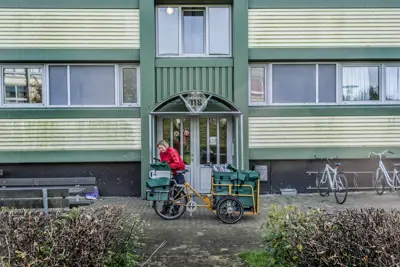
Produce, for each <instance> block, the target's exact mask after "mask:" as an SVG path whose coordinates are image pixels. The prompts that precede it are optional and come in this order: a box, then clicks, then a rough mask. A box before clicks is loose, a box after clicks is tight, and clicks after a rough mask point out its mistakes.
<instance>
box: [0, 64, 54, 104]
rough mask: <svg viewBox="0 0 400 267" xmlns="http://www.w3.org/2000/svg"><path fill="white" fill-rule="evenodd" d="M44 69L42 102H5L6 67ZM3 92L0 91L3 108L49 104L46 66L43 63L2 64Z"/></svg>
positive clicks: (0, 78)
mask: <svg viewBox="0 0 400 267" xmlns="http://www.w3.org/2000/svg"><path fill="white" fill-rule="evenodd" d="M24 68H27V69H42V103H40V104H38V103H6V102H5V84H4V69H24ZM0 71H1V77H0V82H1V86H0V88H1V92H0V107H3V108H38V107H45V106H46V104H47V92H48V90H47V88H48V84H47V78H46V77H47V72H46V66H45V65H43V64H20V65H19V64H1V65H0Z"/></svg>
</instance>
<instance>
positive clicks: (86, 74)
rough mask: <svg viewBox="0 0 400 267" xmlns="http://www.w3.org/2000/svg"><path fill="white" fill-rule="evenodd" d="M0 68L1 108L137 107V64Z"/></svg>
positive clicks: (138, 94)
mask: <svg viewBox="0 0 400 267" xmlns="http://www.w3.org/2000/svg"><path fill="white" fill-rule="evenodd" d="M0 69H1V71H2V76H0V78H1V81H2V82H1V83H0V84H1V85H2V89H1V90H0V106H16V105H18V106H24V107H27V106H28V107H29V106H32V107H38V106H44V107H47V106H51V107H57V106H59V107H64V106H71V107H72V106H76V107H82V106H87V107H90V106H104V107H118V106H134V107H137V106H139V99H140V92H139V80H140V79H139V78H138V77H139V67H138V66H136V65H116V64H73V65H64V64H50V65H42V66H7V65H5V66H0Z"/></svg>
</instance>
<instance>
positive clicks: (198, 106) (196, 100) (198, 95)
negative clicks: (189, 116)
mask: <svg viewBox="0 0 400 267" xmlns="http://www.w3.org/2000/svg"><path fill="white" fill-rule="evenodd" d="M180 97H181V98H182V100H183V102H184V103H185V106H186V108H187V109H188V111H190V112H194V113H197V112H203V111H204V110H205V109H206V107H207V104H208V101H209V100H210V98H211V95H210V96H209V97H208V98H207V97H206V96H205V95H204V94H203V93H202V92H191V93H188V94H187V96H186V97H182V96H180Z"/></svg>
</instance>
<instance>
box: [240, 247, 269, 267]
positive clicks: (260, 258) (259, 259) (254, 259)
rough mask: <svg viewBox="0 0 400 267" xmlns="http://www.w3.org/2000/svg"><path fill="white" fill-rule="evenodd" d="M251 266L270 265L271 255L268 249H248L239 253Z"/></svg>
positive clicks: (266, 266) (267, 266) (263, 266)
mask: <svg viewBox="0 0 400 267" xmlns="http://www.w3.org/2000/svg"><path fill="white" fill-rule="evenodd" d="M239 257H240V258H241V259H242V260H244V261H245V262H246V263H247V265H248V266H249V267H269V266H270V265H268V262H269V261H268V259H269V255H268V253H267V252H266V251H248V252H243V253H241V254H239Z"/></svg>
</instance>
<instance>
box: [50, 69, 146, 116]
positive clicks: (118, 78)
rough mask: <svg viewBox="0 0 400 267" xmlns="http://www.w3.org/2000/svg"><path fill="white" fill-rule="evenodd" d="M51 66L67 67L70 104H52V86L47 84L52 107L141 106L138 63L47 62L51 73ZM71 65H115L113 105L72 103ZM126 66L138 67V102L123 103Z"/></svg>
mask: <svg viewBox="0 0 400 267" xmlns="http://www.w3.org/2000/svg"><path fill="white" fill-rule="evenodd" d="M51 66H63V67H67V90H68V91H67V95H68V104H67V105H51V104H50V93H51V92H50V86H47V91H48V94H47V99H46V100H47V101H46V104H47V107H51V108H66V107H67V108H86V107H87V108H96V107H139V106H140V95H139V92H140V89H139V88H140V87H139V86H140V79H139V77H140V74H139V73H140V72H139V65H136V64H130V65H128V64H108V63H55V64H47V65H46V68H47V70H46V71H47V73H50V71H49V68H50V67H51ZM70 66H113V67H114V97H115V103H114V104H113V105H71V104H70V101H71V98H70V83H71V82H70ZM124 67H134V68H136V75H137V79H136V82H137V86H136V90H137V92H136V94H137V96H138V97H137V102H136V103H130V104H129V103H123V98H122V94H123V87H122V71H121V70H122V68H124ZM46 80H47V84H48V85H50V75H47V77H46Z"/></svg>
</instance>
